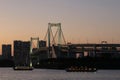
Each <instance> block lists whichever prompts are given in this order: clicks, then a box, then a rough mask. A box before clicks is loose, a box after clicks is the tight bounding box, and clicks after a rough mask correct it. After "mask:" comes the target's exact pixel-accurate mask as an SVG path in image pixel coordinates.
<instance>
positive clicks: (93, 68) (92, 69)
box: [66, 66, 97, 72]
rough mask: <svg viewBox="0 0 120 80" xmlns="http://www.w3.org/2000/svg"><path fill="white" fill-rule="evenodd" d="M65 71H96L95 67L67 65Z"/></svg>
mask: <svg viewBox="0 0 120 80" xmlns="http://www.w3.org/2000/svg"><path fill="white" fill-rule="evenodd" d="M66 71H67V72H96V71H97V68H95V67H86V66H85V67H69V68H66Z"/></svg>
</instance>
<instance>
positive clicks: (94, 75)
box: [0, 68, 120, 80]
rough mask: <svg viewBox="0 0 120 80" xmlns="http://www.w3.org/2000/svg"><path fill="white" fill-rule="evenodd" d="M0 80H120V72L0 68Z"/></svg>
mask: <svg viewBox="0 0 120 80" xmlns="http://www.w3.org/2000/svg"><path fill="white" fill-rule="evenodd" d="M0 80H120V70H98V71H97V72H66V71H64V70H50V69H49V70H47V69H34V70H33V71H14V70H13V69H12V68H0Z"/></svg>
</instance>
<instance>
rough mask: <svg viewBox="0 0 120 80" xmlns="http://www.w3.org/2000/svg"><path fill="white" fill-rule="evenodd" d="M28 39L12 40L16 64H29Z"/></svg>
mask: <svg viewBox="0 0 120 80" xmlns="http://www.w3.org/2000/svg"><path fill="white" fill-rule="evenodd" d="M29 53H30V41H14V61H15V65H16V66H29V64H30V55H29Z"/></svg>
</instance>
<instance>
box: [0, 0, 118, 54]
mask: <svg viewBox="0 0 120 80" xmlns="http://www.w3.org/2000/svg"><path fill="white" fill-rule="evenodd" d="M119 4H120V1H119V0H104V1H100V0H55V1H54V0H45V1H43V0H5V1H3V0H1V1H0V11H1V13H0V17H1V18H0V28H1V29H0V53H1V46H2V44H13V41H14V40H24V41H28V40H30V37H39V38H40V39H41V40H42V39H44V37H45V34H46V32H47V28H48V23H49V22H50V23H61V26H62V30H63V33H64V36H65V39H66V42H72V43H87V42H88V43H100V41H102V40H105V41H108V42H109V43H112V42H113V43H120V38H119V34H120V31H119V29H120V27H119V26H120V22H119V21H120V10H119V8H120V5H119Z"/></svg>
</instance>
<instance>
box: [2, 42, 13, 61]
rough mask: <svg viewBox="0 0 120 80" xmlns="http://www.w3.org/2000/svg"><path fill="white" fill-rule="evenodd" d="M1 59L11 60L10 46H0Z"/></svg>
mask: <svg viewBox="0 0 120 80" xmlns="http://www.w3.org/2000/svg"><path fill="white" fill-rule="evenodd" d="M2 57H3V59H11V45H10V44H8V45H6V44H3V45H2Z"/></svg>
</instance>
